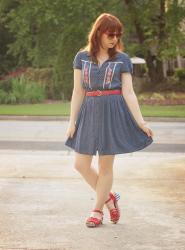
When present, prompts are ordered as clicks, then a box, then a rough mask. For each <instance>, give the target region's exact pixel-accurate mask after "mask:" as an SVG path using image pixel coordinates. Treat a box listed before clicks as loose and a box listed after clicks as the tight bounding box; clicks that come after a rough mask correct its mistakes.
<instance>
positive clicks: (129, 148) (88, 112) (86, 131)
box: [65, 95, 153, 155]
mask: <svg viewBox="0 0 185 250" xmlns="http://www.w3.org/2000/svg"><path fill="white" fill-rule="evenodd" d="M152 142H153V139H152V137H148V136H147V134H146V133H145V132H144V131H143V130H142V129H141V128H139V126H138V125H137V123H136V121H135V119H134V117H133V116H132V114H131V112H130V111H129V108H128V106H127V104H126V101H125V99H124V97H123V95H108V96H95V97H94V96H85V98H84V100H83V103H82V105H81V108H80V111H79V114H78V117H77V121H76V130H75V133H74V135H73V137H72V138H70V137H69V138H67V140H66V142H65V145H66V146H68V147H70V148H72V149H73V150H74V151H76V152H78V153H81V154H89V155H96V153H97V152H98V154H99V155H115V154H124V153H130V152H135V151H138V150H141V149H143V148H145V147H147V146H148V145H150V144H151V143H152Z"/></svg>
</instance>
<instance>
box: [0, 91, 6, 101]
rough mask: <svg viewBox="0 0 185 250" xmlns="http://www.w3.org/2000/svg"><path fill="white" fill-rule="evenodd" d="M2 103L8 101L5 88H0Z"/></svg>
mask: <svg viewBox="0 0 185 250" xmlns="http://www.w3.org/2000/svg"><path fill="white" fill-rule="evenodd" d="M0 103H1V104H3V103H4V104H6V103H8V93H6V92H5V91H4V90H2V89H0Z"/></svg>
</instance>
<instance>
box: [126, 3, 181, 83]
mask: <svg viewBox="0 0 185 250" xmlns="http://www.w3.org/2000/svg"><path fill="white" fill-rule="evenodd" d="M124 3H125V4H124V5H125V6H126V11H125V13H126V14H127V15H128V17H129V20H130V23H132V24H133V26H134V27H135V34H136V36H137V41H138V42H139V44H138V46H137V45H136V46H135V47H134V46H133V47H134V50H135V53H138V52H139V53H140V54H142V55H143V56H144V57H145V58H146V62H147V66H148V74H149V76H150V79H151V82H152V83H159V82H163V81H164V75H163V60H165V59H169V58H172V57H176V56H177V55H178V53H179V51H178V50H177V48H179V47H182V50H180V54H181V55H182V56H183V55H185V51H184V49H183V48H184V47H183V44H184V38H185V33H184V30H183V28H184V26H183V23H182V22H183V18H184V14H185V5H184V1H177V0H171V1H168V0H157V1H149V0H140V1H137V0H124Z"/></svg>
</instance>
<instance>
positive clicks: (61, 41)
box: [0, 0, 185, 99]
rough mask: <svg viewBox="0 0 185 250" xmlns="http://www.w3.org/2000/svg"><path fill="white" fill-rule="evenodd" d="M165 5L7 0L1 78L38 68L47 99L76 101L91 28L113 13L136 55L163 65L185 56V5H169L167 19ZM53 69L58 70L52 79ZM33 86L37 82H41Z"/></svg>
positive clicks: (1, 26)
mask: <svg viewBox="0 0 185 250" xmlns="http://www.w3.org/2000/svg"><path fill="white" fill-rule="evenodd" d="M160 2H161V1H159V0H156V1H154V0H153V1H147V0H140V1H128V0H124V1H121V0H115V1H107V0H102V1H97V0H81V1H78V0H74V1H69V0H62V1H61V0H52V1H50V0H45V1H43V0H34V1H32V0H21V1H17V0H1V1H0V31H1V34H2V35H3V36H1V38H0V46H1V48H2V50H1V52H0V59H1V62H2V63H1V65H0V75H1V74H2V73H3V74H4V73H5V72H7V71H8V70H9V69H10V68H11V69H14V68H16V67H19V66H22V65H24V66H29V67H31V68H37V69H38V71H40V72H39V73H38V74H39V75H42V72H41V71H42V70H43V72H44V73H43V74H44V75H45V76H44V77H43V81H42V80H41V82H42V85H43V84H44V85H45V87H46V95H47V98H53V99H70V97H71V91H72V86H73V70H72V61H73V59H74V56H75V54H76V52H77V51H78V50H79V49H80V48H82V47H84V46H85V45H86V43H87V36H88V32H89V31H90V29H91V24H92V22H94V20H95V19H96V17H97V16H98V15H99V14H101V13H102V12H109V13H112V14H114V15H116V16H118V17H119V18H120V20H121V21H122V22H123V24H124V32H125V33H124V37H123V42H124V43H125V44H126V48H125V50H126V52H128V53H129V54H130V55H138V56H143V57H145V58H146V57H147V55H148V53H149V52H151V54H152V55H155V56H156V58H157V59H160V60H161V59H168V58H172V57H175V56H176V55H177V54H179V55H182V56H183V55H185V50H184V49H183V48H184V46H183V43H184V38H185V34H184V31H183V17H184V13H185V6H184V5H183V4H182V3H181V2H183V1H175V0H174V1H165V3H166V11H165V14H164V17H163V18H162V19H161V16H160ZM130 41H131V42H130ZM138 41H139V42H138ZM47 69H52V73H50V72H49V71H48V72H47ZM35 71H36V70H35ZM148 72H150V71H148ZM35 74H37V73H35ZM50 74H52V76H51V75H50ZM49 75H50V76H49ZM49 79H52V81H50V82H49ZM30 80H33V81H37V79H36V80H35V76H34V77H33V78H32V79H30ZM39 81H40V80H39ZM43 82H45V83H43Z"/></svg>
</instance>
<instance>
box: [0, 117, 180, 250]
mask: <svg viewBox="0 0 185 250" xmlns="http://www.w3.org/2000/svg"><path fill="white" fill-rule="evenodd" d="M12 122H13V121H1V122H0V147H1V149H0V249H8V250H10V249H29V250H31V249H53V250H54V249H55V250H56V249H58V250H63V249H66V250H69V249H72V250H80V249H81V250H87V249H92V250H113V249H115V250H123V249H124V250H161V249H162V250H163V249H164V250H184V246H185V155H184V153H183V147H184V123H180V124H179V123H152V122H151V127H152V128H153V129H154V128H155V129H154V130H155V131H154V132H155V134H156V139H155V143H156V145H157V144H158V145H162V144H165V147H163V148H162V149H160V150H157V151H156V150H151V149H150V151H149V149H148V151H147V150H146V151H138V152H134V153H130V154H124V155H117V156H116V159H115V162H114V183H113V191H117V192H119V193H120V195H121V199H120V202H119V204H120V207H121V219H120V221H119V223H118V224H116V225H114V224H111V222H109V215H108V212H107V210H106V207H105V208H104V223H103V225H102V226H101V227H99V228H87V227H86V226H85V220H86V218H87V217H88V216H89V213H90V211H91V209H92V207H93V205H94V202H95V193H94V191H93V190H92V189H91V188H90V186H88V185H87V184H86V183H85V181H84V180H83V179H82V178H81V176H80V174H79V173H78V172H77V171H75V170H74V168H73V161H74V153H73V152H72V151H69V150H66V148H62V149H60V150H59V149H56V148H55V147H53V148H48V147H46V148H44V149H42V150H41V148H39V147H34V142H38V143H42V142H44V143H48V144H50V143H55V142H57V141H58V142H59V143H63V141H64V139H65V137H64V133H63V132H61V133H60V131H65V128H66V125H67V123H65V122H56V123H55V122H54V123H42V122H41V123H39V122H33V121H32V122H31V121H30V122H20V121H17V122H16V121H14V123H12ZM5 142H6V143H10V144H9V148H7V147H6V145H5V144H6V143H5ZM13 142H14V144H16V142H17V143H18V144H17V148H16V147H15V146H11V143H13ZM25 142H27V143H28V144H29V143H30V142H33V144H32V146H31V147H30V148H25V145H26V144H22V147H21V146H20V145H21V143H25ZM172 144H173V145H181V146H179V150H171V151H169V150H167V149H168V145H172ZM7 145H8V144H7ZM12 145H13V144H12ZM40 145H41V144H40ZM50 145H51V144H50ZM149 147H150V146H149ZM149 147H148V148H149ZM174 147H175V146H174ZM93 167H95V168H96V169H97V157H94V158H93Z"/></svg>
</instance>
